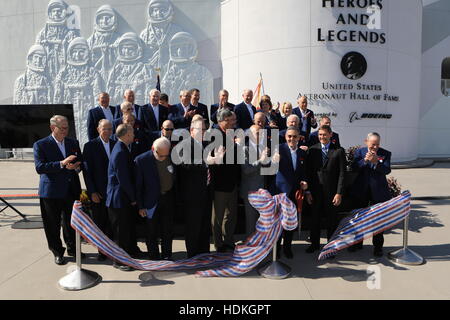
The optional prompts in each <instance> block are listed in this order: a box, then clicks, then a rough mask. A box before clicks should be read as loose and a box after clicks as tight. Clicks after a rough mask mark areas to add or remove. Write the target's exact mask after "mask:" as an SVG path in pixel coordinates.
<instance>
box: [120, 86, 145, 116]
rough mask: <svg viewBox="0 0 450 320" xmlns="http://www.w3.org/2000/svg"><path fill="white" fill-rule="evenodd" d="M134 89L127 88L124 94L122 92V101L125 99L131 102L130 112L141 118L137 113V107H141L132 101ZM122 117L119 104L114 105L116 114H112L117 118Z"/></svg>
mask: <svg viewBox="0 0 450 320" xmlns="http://www.w3.org/2000/svg"><path fill="white" fill-rule="evenodd" d="M134 99H135V96H134V91H133V90H131V89H127V90H125V92H124V94H123V101H124V102H125V101H127V102H129V103H131V105H132V110H131V113H132V114H133V115H134V116H135V117H136V119H138V120H141V119H140V118H139V117H138V115H139V109H140V108H141V106H140V105H137V104H135V103H134ZM120 117H122V111H121V110H120V104H119V105H117V106H116V114H115V116H114V118H116V119H118V118H120Z"/></svg>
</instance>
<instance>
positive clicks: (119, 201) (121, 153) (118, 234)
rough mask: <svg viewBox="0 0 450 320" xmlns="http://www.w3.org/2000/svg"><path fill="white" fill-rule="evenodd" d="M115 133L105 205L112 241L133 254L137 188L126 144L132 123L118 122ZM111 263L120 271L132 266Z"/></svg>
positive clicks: (128, 143)
mask: <svg viewBox="0 0 450 320" xmlns="http://www.w3.org/2000/svg"><path fill="white" fill-rule="evenodd" d="M116 136H117V138H118V141H117V143H116V145H115V146H114V148H113V150H112V153H111V157H110V161H109V166H108V187H107V191H106V206H107V207H108V214H109V219H110V221H111V227H112V231H113V238H114V241H116V243H117V244H118V245H119V246H120V247H121V248H122V249H123V250H125V251H126V252H128V253H129V254H132V253H133V250H134V244H133V241H134V240H133V228H134V221H135V219H134V216H133V215H134V214H135V211H136V210H135V206H136V192H135V179H134V168H133V159H132V157H131V152H130V150H129V146H130V145H131V143H132V142H133V141H134V130H133V127H131V126H130V125H126V124H121V125H120V126H119V127H118V128H117V132H116ZM114 267H115V268H118V269H120V270H123V271H131V270H133V268H131V267H128V266H125V265H122V264H120V263H118V262H114Z"/></svg>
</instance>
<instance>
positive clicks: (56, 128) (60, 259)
mask: <svg viewBox="0 0 450 320" xmlns="http://www.w3.org/2000/svg"><path fill="white" fill-rule="evenodd" d="M50 130H51V132H52V133H51V135H49V136H48V137H46V138H43V139H41V140H39V141H37V142H35V143H34V145H33V151H34V164H35V168H36V172H37V173H38V174H39V175H40V179H39V198H40V207H41V215H42V220H43V222H44V230H45V236H46V238H47V243H48V248H49V249H50V251H51V252H52V253H53V255H54V256H55V263H56V264H57V265H63V264H66V260H65V259H64V251H65V248H64V247H63V246H62V242H61V238H60V232H61V224H62V227H63V237H64V242H65V243H66V246H67V253H68V255H69V256H72V257H74V256H75V231H74V230H73V229H72V228H71V226H70V219H71V216H72V206H73V202H74V201H75V200H79V199H80V193H81V185H80V179H79V177H78V173H79V172H80V165H81V161H82V159H81V150H80V146H79V143H78V141H77V140H74V139H70V138H67V135H68V134H69V122H68V120H67V118H66V117H64V116H59V115H56V116H53V117H52V118H51V119H50ZM61 217H62V222H61Z"/></svg>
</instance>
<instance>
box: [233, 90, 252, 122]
mask: <svg viewBox="0 0 450 320" xmlns="http://www.w3.org/2000/svg"><path fill="white" fill-rule="evenodd" d="M242 98H243V101H242V102H241V103H239V104H238V105H236V107H235V108H234V112H235V113H236V117H237V127H238V128H241V129H244V130H247V129H248V128H250V127H251V126H252V125H253V118H254V117H255V113H256V108H255V106H253V105H252V100H253V91H252V90H250V89H246V90H244V92H243V93H242Z"/></svg>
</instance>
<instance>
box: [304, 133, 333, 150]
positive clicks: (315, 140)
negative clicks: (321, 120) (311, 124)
mask: <svg viewBox="0 0 450 320" xmlns="http://www.w3.org/2000/svg"><path fill="white" fill-rule="evenodd" d="M319 142H320V141H319V131H314V132H313V133H311V134H310V135H309V140H308V147H310V146H313V145H315V144H317V143H319ZM331 143H332V144H334V145H335V146H337V147H340V146H341V142H340V141H339V134H337V133H336V132H333V135H332V136H331Z"/></svg>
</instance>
